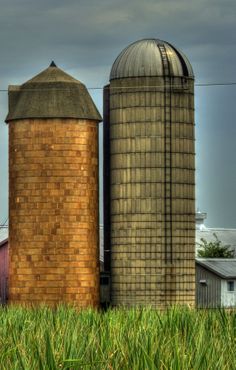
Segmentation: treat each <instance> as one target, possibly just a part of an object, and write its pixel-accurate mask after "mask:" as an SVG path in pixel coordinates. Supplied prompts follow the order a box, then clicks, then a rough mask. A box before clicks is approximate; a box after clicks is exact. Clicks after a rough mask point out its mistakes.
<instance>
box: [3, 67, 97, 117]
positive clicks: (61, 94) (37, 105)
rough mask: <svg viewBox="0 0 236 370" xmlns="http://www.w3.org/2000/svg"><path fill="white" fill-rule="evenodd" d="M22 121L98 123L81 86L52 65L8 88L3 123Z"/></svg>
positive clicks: (86, 94) (93, 105)
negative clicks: (89, 121) (65, 120)
mask: <svg viewBox="0 0 236 370" xmlns="http://www.w3.org/2000/svg"><path fill="white" fill-rule="evenodd" d="M25 118H77V119H91V120H95V121H101V120H102V118H101V116H100V114H99V112H98V110H97V108H96V106H95V104H94V103H93V100H92V98H91V96H90V95H89V93H88V90H87V88H86V87H85V85H84V84H82V83H81V82H80V81H78V80H76V79H75V78H73V77H72V76H70V75H69V74H67V73H66V72H64V71H63V70H61V69H60V68H58V67H57V66H56V65H55V63H54V62H52V63H51V65H50V66H49V67H48V68H47V69H45V70H44V71H42V72H41V73H39V74H38V75H36V76H35V77H33V78H32V79H30V80H29V81H27V82H25V83H24V84H22V85H21V86H9V113H8V115H7V118H6V122H9V121H12V120H18V119H25Z"/></svg>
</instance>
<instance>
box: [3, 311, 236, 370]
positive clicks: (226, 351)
mask: <svg viewBox="0 0 236 370" xmlns="http://www.w3.org/2000/svg"><path fill="white" fill-rule="evenodd" d="M0 369H7V370H13V369H16V370H21V369H27V370H28V369H29V370H38V369H39V370H41V369H42V370H47V369H50V370H54V369H83V370H84V369H85V370H86V369H96V370H99V369H109V370H111V369H118V370H125V369H128V370H136V369H141V370H143V369H148V370H149V369H158V370H159V369H178V370H179V369H180V370H184V369H194V370H197V369H199V370H200V369H201V370H202V369H211V370H221V369H222V370H223V369H232V370H234V369H236V312H225V311H223V310H211V311H210V310H209V311H204V310H201V311H194V310H189V309H187V308H177V307H175V308H172V309H170V310H167V311H165V312H157V311H154V310H151V309H143V310H138V309H136V310H134V309H133V310H125V309H119V310H108V311H107V312H105V313H101V312H96V311H92V310H84V311H81V312H78V311H76V310H75V309H73V308H66V307H63V306H61V307H59V308H58V309H57V310H51V309H49V308H46V307H42V308H40V309H24V308H20V307H9V308H1V309H0Z"/></svg>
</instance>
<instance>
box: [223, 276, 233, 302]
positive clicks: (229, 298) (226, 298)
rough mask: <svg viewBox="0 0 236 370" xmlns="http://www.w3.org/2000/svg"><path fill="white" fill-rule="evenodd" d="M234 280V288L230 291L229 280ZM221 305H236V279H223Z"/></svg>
mask: <svg viewBox="0 0 236 370" xmlns="http://www.w3.org/2000/svg"><path fill="white" fill-rule="evenodd" d="M229 281H230V282H233V285H234V290H232V291H229V289H228V282H229ZM221 306H222V307H236V279H227V280H226V279H222V280H221Z"/></svg>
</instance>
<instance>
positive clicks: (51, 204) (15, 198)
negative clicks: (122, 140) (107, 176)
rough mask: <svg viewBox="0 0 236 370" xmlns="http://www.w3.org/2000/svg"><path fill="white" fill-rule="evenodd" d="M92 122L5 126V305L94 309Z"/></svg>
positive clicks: (94, 136)
mask: <svg viewBox="0 0 236 370" xmlns="http://www.w3.org/2000/svg"><path fill="white" fill-rule="evenodd" d="M97 135H98V125H97V122H96V121H92V120H78V119H24V120H17V121H11V122H10V123H9V189H10V192H9V198H10V199H9V212H10V225H9V227H10V230H9V235H10V237H9V238H10V250H9V259H10V261H9V266H10V271H9V301H10V303H21V304H26V305H27V304H39V303H46V304H48V305H51V306H53V305H55V304H58V303H60V302H66V303H72V304H75V305H77V306H78V307H87V306H95V307H96V306H98V304H99V258H98V256H99V251H98V137H97Z"/></svg>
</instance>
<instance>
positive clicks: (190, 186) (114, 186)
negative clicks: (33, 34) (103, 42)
mask: <svg viewBox="0 0 236 370" xmlns="http://www.w3.org/2000/svg"><path fill="white" fill-rule="evenodd" d="M193 89H194V76H193V72H192V68H191V65H190V63H189V62H188V60H187V58H186V57H185V56H184V55H183V53H181V52H180V51H178V50H177V49H176V48H174V47H172V46H171V45H170V44H168V43H166V42H163V41H161V40H154V39H153V40H141V41H137V42H135V43H133V44H131V45H130V46H128V47H127V48H126V49H124V50H123V51H122V52H121V53H120V55H119V56H118V58H117V59H116V61H115V62H114V64H113V67H112V70H111V75H110V85H109V86H106V87H105V88H104V103H105V109H104V119H105V122H104V138H105V139H104V153H105V158H104V168H105V172H106V173H109V176H110V177H109V176H105V178H104V182H105V190H104V198H105V203H106V208H105V209H104V214H105V220H104V233H105V237H106V235H108V236H109V235H110V237H109V239H107V240H106V239H105V250H108V252H107V253H106V254H105V258H106V260H105V266H107V267H108V268H109V259H110V269H111V287H112V288H111V299H112V304H113V305H119V304H121V305H127V306H131V305H149V304H150V305H152V306H153V307H165V306H167V305H169V304H175V303H180V304H182V303H186V304H190V305H193V304H194V297H195V293H194V289H195V288H194V285H195V267H194V248H195V221H194V214H195V201H194V198H195V194H194V189H195V185H194V184H195V176H194V170H195V165H194V91H193ZM108 190H109V191H110V194H109V192H108ZM108 204H109V206H108Z"/></svg>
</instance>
